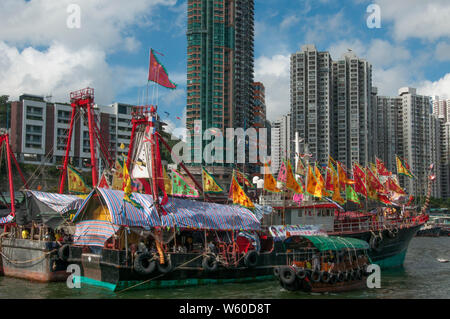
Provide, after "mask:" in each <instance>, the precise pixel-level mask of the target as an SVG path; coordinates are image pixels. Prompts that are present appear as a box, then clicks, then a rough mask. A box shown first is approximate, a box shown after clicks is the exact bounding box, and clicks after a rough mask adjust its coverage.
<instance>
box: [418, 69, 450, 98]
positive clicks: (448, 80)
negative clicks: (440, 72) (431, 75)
mask: <svg viewBox="0 0 450 319" xmlns="http://www.w3.org/2000/svg"><path fill="white" fill-rule="evenodd" d="M417 93H418V94H422V95H429V96H435V95H437V96H439V97H440V98H445V99H450V73H447V74H446V75H445V76H444V77H442V78H441V79H439V80H437V81H434V82H431V81H423V82H422V83H420V84H419V85H418V87H417Z"/></svg>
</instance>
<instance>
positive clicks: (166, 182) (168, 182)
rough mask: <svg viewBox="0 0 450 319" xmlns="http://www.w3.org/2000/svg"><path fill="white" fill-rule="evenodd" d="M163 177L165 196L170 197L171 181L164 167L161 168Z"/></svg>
mask: <svg viewBox="0 0 450 319" xmlns="http://www.w3.org/2000/svg"><path fill="white" fill-rule="evenodd" d="M163 175H164V189H165V190H166V194H167V195H172V180H171V179H170V177H169V175H168V174H167V171H166V168H165V167H163Z"/></svg>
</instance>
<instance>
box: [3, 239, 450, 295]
mask: <svg viewBox="0 0 450 319" xmlns="http://www.w3.org/2000/svg"><path fill="white" fill-rule="evenodd" d="M438 258H443V259H450V237H438V238H426V237H415V238H413V240H412V241H411V243H410V246H409V249H408V253H407V255H406V259H405V264H404V267H403V268H401V269H396V270H384V271H382V273H381V288H380V289H367V288H366V289H363V290H359V291H352V292H346V293H330V294H308V293H303V292H296V293H294V292H288V291H286V290H284V289H282V288H281V287H280V286H279V284H278V282H277V281H267V282H255V283H246V284H226V285H212V286H200V287H189V288H179V289H158V290H147V291H126V292H123V293H114V292H111V291H107V290H103V289H98V288H95V287H90V286H83V287H82V288H81V289H69V288H67V286H66V284H65V283H48V284H41V283H32V282H29V281H26V280H20V279H13V278H8V277H0V298H2V299H4V298H21V299H23V298H26V299H39V298H51V299H55V298H57V299H60V298H84V299H96V298H134V299H145V298H150V299H156V298H164V299H171V298H177V299H197V298H199V299H200V298H201V299H210V298H213V299H222V298H224V299H253V298H258V299H259V298H262V299H265V298H270V299H292V298H314V299H321V298H324V299H326V298H345V299H349V298H366V299H373V298H376V299H378V298H381V299H383V298H385V299H390V298H399V299H413V298H433V299H434V298H450V263H440V262H439V261H438V260H437V259H438Z"/></svg>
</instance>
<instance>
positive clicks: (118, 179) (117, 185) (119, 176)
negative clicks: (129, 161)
mask: <svg viewBox="0 0 450 319" xmlns="http://www.w3.org/2000/svg"><path fill="white" fill-rule="evenodd" d="M114 168H115V171H114V175H113V180H112V189H114V190H123V167H122V165H120V162H119V161H118V160H116V164H115V166H114Z"/></svg>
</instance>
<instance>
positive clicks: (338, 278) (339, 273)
mask: <svg viewBox="0 0 450 319" xmlns="http://www.w3.org/2000/svg"><path fill="white" fill-rule="evenodd" d="M336 278H337V281H339V282H343V281H344V280H345V277H344V273H343V272H342V271H340V272H338V273H337V275H336Z"/></svg>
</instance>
